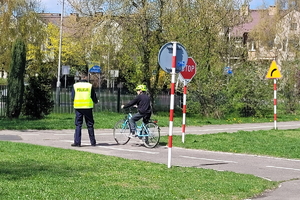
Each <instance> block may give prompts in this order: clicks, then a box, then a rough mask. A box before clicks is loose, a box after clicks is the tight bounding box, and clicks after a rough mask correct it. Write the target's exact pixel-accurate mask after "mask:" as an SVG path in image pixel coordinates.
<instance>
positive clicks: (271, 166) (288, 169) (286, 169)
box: [266, 166, 300, 171]
mask: <svg viewBox="0 0 300 200" xmlns="http://www.w3.org/2000/svg"><path fill="white" fill-rule="evenodd" d="M266 167H269V168H276V169H286V170H294V171H300V169H295V168H288V167H276V166H266Z"/></svg>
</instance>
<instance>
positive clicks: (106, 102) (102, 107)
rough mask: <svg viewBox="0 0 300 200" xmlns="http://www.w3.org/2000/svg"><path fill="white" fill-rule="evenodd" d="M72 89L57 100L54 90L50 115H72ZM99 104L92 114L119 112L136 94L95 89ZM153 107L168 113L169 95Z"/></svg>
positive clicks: (0, 91)
mask: <svg viewBox="0 0 300 200" xmlns="http://www.w3.org/2000/svg"><path fill="white" fill-rule="evenodd" d="M71 90H72V88H62V89H61V90H60V95H59V98H57V97H56V89H54V90H53V91H52V100H53V101H54V108H53V111H52V113H74V109H73V102H72V100H71ZM96 93H97V97H98V99H99V103H97V104H95V106H94V110H93V111H94V112H101V111H111V112H119V111H120V107H121V105H122V104H126V103H127V102H129V101H130V100H131V99H133V98H134V97H135V96H136V94H130V93H126V92H123V91H122V90H121V89H118V88H116V89H99V88H98V89H96ZM6 95H7V86H1V85H0V116H6V112H5V111H6V110H5V105H6V101H7V98H6ZM181 100H182V97H181V96H176V95H175V102H174V104H175V107H178V106H180V102H181ZM154 107H155V110H156V111H169V109H170V95H169V94H160V95H158V96H157V97H156V98H155V99H154Z"/></svg>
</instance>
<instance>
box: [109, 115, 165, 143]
mask: <svg viewBox="0 0 300 200" xmlns="http://www.w3.org/2000/svg"><path fill="white" fill-rule="evenodd" d="M131 117H132V114H131V113H128V114H127V115H126V116H125V118H124V119H123V120H119V121H118V122H117V123H116V124H115V127H114V133H113V134H114V138H115V140H116V142H117V143H118V144H123V145H124V144H127V142H128V141H129V140H130V138H132V137H131V136H130V133H131V131H130V127H129V120H130V118H131ZM136 137H137V138H139V139H140V140H142V141H143V143H144V145H145V146H146V147H147V148H154V147H155V146H156V145H157V144H158V142H159V137H160V128H159V126H158V125H157V120H151V119H150V120H149V122H147V123H144V122H143V121H142V122H140V124H136Z"/></svg>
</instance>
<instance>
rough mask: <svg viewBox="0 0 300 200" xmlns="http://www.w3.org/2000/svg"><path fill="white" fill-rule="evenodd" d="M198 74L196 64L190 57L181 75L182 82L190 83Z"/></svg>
mask: <svg viewBox="0 0 300 200" xmlns="http://www.w3.org/2000/svg"><path fill="white" fill-rule="evenodd" d="M195 74H196V62H195V61H194V59H193V58H192V57H189V58H188V60H187V63H186V66H185V68H184V70H183V71H181V72H180V73H179V78H180V80H181V81H187V82H190V81H191V80H192V78H193V77H194V76H195Z"/></svg>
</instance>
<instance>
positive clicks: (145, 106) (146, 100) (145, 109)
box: [121, 85, 152, 137]
mask: <svg viewBox="0 0 300 200" xmlns="http://www.w3.org/2000/svg"><path fill="white" fill-rule="evenodd" d="M135 91H136V92H137V96H136V97H135V98H134V99H133V100H131V101H130V102H129V103H127V104H126V105H122V106H121V108H124V109H125V108H130V107H134V106H137V108H138V112H137V113H135V114H134V115H133V116H132V117H131V118H130V119H129V126H130V132H131V136H130V137H134V136H136V134H135V132H136V122H137V121H138V120H140V119H141V118H143V122H144V123H147V122H148V121H149V119H150V117H151V114H152V107H151V100H150V97H149V96H148V95H147V93H146V91H147V87H146V85H138V86H137V87H136V88H135Z"/></svg>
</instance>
